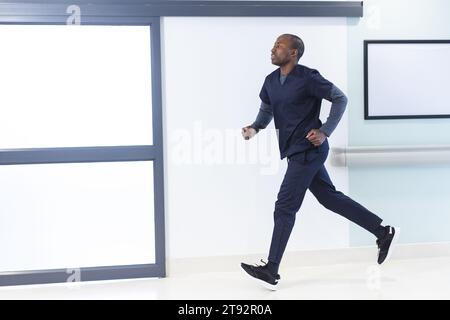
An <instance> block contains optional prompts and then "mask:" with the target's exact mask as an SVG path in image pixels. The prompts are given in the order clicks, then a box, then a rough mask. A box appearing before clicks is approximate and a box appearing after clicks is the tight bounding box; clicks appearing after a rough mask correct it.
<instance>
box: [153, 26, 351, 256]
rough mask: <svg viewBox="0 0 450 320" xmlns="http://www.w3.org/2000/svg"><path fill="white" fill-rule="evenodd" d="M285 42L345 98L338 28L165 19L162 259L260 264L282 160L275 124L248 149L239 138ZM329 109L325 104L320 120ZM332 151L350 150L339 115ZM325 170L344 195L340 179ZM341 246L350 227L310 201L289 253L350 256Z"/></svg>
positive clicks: (343, 174)
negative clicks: (333, 251)
mask: <svg viewBox="0 0 450 320" xmlns="http://www.w3.org/2000/svg"><path fill="white" fill-rule="evenodd" d="M282 33H294V34H298V35H299V36H301V37H302V39H303V40H304V42H305V45H306V51H305V55H304V57H303V58H302V59H301V60H300V63H301V64H305V65H307V66H309V67H313V68H316V69H318V70H319V71H320V72H321V73H322V74H323V75H324V76H325V77H326V78H328V79H329V80H331V81H332V82H334V83H335V84H336V85H337V86H339V87H340V88H341V89H343V90H344V91H346V89H347V88H346V86H347V49H346V48H347V26H346V19H345V18H217V17H211V18H198V17H193V18H179V17H170V18H164V19H162V59H163V61H162V63H163V65H162V71H163V109H164V144H165V159H166V160H165V161H166V163H165V170H166V177H165V178H166V179H165V181H166V184H165V188H166V192H165V196H166V200H165V201H166V202H165V204H166V232H167V236H166V238H167V255H168V257H169V258H185V257H199V256H218V255H233V254H250V253H261V254H264V256H263V258H265V257H266V255H267V252H268V248H269V245H270V239H271V233H272V227H273V209H274V203H275V200H276V196H277V193H278V189H279V186H280V184H281V181H282V179H283V176H284V172H285V169H286V160H283V161H280V159H279V152H278V146H277V141H276V135H275V131H274V125H273V122H272V123H271V124H270V125H269V127H268V129H267V130H265V131H262V132H260V133H259V134H258V136H257V138H256V139H254V140H251V141H244V140H243V139H242V138H241V136H240V129H241V127H243V126H244V125H248V124H250V123H251V122H253V120H254V119H255V117H256V114H257V112H258V108H259V104H260V100H259V97H258V94H259V91H260V88H261V86H262V83H263V80H264V77H265V76H266V75H267V74H269V73H270V72H271V71H273V70H274V69H275V68H276V67H275V66H273V65H272V64H271V63H270V54H269V53H270V49H271V48H272V45H273V43H274V41H275V39H276V37H277V36H278V35H280V34H282ZM329 106H330V104H329V103H328V102H327V101H324V103H323V108H322V119H323V120H325V119H326V116H327V115H328V112H329ZM330 144H331V145H332V146H344V145H346V144H347V117H346V115H345V116H344V117H343V119H342V120H341V124H340V126H339V127H338V129H336V131H335V133H334V134H333V136H332V138H331V139H330ZM327 168H328V170H329V173H330V176H331V177H332V179H333V180H334V184H335V185H336V187H337V188H338V189H340V190H341V191H343V192H347V189H348V181H347V171H346V169H345V168H335V167H332V166H330V165H329V164H328V165H327ZM348 237H349V234H348V223H347V221H346V220H344V219H342V218H340V217H338V216H337V215H335V214H333V213H330V212H329V211H327V210H326V209H324V208H322V207H321V206H320V205H319V204H318V203H317V201H316V200H315V199H314V198H313V196H312V195H311V194H310V193H309V192H308V193H307V196H306V198H305V201H304V204H303V206H302V208H301V210H300V212H299V215H298V218H297V223H296V226H295V228H294V232H293V233H292V235H291V239H290V243H289V244H288V248H287V250H288V251H293V250H301V249H320V248H339V247H347V246H348Z"/></svg>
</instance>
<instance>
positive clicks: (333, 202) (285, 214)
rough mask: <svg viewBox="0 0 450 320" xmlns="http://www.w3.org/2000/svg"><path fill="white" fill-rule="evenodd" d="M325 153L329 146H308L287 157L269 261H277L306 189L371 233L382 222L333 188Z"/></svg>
mask: <svg viewBox="0 0 450 320" xmlns="http://www.w3.org/2000/svg"><path fill="white" fill-rule="evenodd" d="M327 156H328V148H327V149H326V150H319V149H313V150H308V151H305V152H302V153H297V154H295V155H293V156H291V157H289V158H288V168H287V171H286V174H285V176H284V179H283V183H282V184H281V187H280V191H279V193H278V197H277V201H276V202H275V212H274V221H275V226H274V229H273V234H272V242H271V245H270V252H269V258H268V260H269V261H271V262H274V263H280V261H281V258H282V256H283V253H284V250H285V249H286V245H287V243H288V240H289V236H290V234H291V231H292V228H293V227H294V223H295V216H296V213H297V211H298V210H299V209H300V206H301V204H302V202H303V198H304V197H305V193H306V190H307V189H309V190H310V191H311V193H312V194H313V195H314V196H315V197H316V198H317V200H318V201H319V202H320V203H321V204H322V205H323V206H324V207H325V208H327V209H329V210H331V211H333V212H335V213H337V214H340V215H341V216H343V217H345V218H347V219H348V220H350V221H352V222H354V223H356V224H357V225H359V226H361V227H362V228H364V229H366V230H368V231H369V232H371V233H374V232H375V230H376V229H377V227H378V226H379V225H380V224H381V221H382V219H381V218H379V217H378V216H376V215H375V214H373V213H372V212H370V211H369V210H367V209H366V208H364V207H363V206H361V205H360V204H359V203H357V202H355V201H353V200H352V199H350V198H349V197H347V196H346V195H345V194H343V193H342V192H340V191H337V190H336V188H335V187H334V185H333V183H332V182H331V180H330V177H329V176H328V173H327V170H326V169H325V166H324V163H325V160H326V158H327Z"/></svg>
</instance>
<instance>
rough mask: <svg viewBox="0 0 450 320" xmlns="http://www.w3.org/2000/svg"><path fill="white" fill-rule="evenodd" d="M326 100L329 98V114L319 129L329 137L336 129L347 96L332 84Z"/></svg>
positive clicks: (345, 104)
mask: <svg viewBox="0 0 450 320" xmlns="http://www.w3.org/2000/svg"><path fill="white" fill-rule="evenodd" d="M327 100H329V101H330V100H331V109H330V114H329V115H328V118H327V121H326V122H325V123H324V124H323V125H322V127H320V129H319V130H320V131H322V132H323V133H325V135H326V136H327V137H329V136H330V135H331V134H332V133H333V131H334V129H336V127H337V125H338V123H339V121H340V120H341V118H342V115H343V114H344V112H345V108H346V106H347V97H346V96H345V94H344V93H343V92H342V91H341V90H340V89H339V88H338V87H336V86H335V85H333V87H332V88H331V93H330V98H329V99H327Z"/></svg>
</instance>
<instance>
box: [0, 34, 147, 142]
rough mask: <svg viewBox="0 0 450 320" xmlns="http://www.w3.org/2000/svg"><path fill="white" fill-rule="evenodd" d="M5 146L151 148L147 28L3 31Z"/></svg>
mask: <svg viewBox="0 0 450 320" xmlns="http://www.w3.org/2000/svg"><path fill="white" fill-rule="evenodd" d="M0 43H1V50H0V70H1V71H0V88H1V95H0V148H40V147H75V146H111V145H151V144H152V142H153V140H152V139H153V138H152V93H151V59H150V58H151V56H150V54H151V53H150V27H149V26H74V25H70V26H65V25H62V26H55V25H51V26H48V25H47V26H39V25H32V26H29V25H0Z"/></svg>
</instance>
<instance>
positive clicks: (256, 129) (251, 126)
mask: <svg viewBox="0 0 450 320" xmlns="http://www.w3.org/2000/svg"><path fill="white" fill-rule="evenodd" d="M249 127H250V128H252V129H255V131H256V133H258V132H259V128H258V127H256V126H255V125H253V124H251V125H249Z"/></svg>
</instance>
